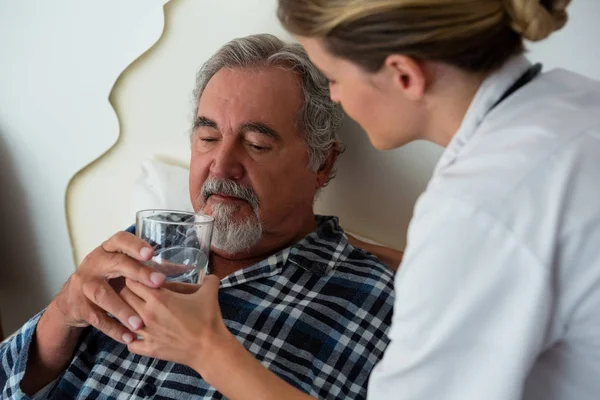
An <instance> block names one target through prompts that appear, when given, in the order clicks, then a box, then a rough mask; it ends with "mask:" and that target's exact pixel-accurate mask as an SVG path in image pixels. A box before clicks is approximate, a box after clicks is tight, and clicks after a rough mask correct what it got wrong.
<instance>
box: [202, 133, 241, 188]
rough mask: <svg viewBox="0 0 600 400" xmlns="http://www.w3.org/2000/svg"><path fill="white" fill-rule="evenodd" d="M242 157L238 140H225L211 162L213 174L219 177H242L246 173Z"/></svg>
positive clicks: (234, 178)
mask: <svg viewBox="0 0 600 400" xmlns="http://www.w3.org/2000/svg"><path fill="white" fill-rule="evenodd" d="M242 157H243V155H242V154H241V149H239V146H238V145H237V143H236V142H234V141H228V140H223V141H222V142H221V143H220V146H219V148H218V149H217V152H216V154H215V158H214V159H213V162H212V164H211V167H210V172H211V174H212V175H213V176H214V177H216V178H219V179H233V180H238V179H241V178H242V177H243V175H244V167H243V165H242Z"/></svg>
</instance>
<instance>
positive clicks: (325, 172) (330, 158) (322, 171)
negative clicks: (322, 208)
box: [316, 143, 341, 190]
mask: <svg viewBox="0 0 600 400" xmlns="http://www.w3.org/2000/svg"><path fill="white" fill-rule="evenodd" d="M340 149H341V144H340V143H336V144H334V145H333V146H331V148H330V149H329V153H328V154H327V158H326V159H325V162H324V163H323V165H321V168H319V170H318V171H317V182H316V189H317V190H319V189H321V188H323V187H324V186H325V185H326V184H327V181H328V180H329V177H330V176H331V174H332V173H333V168H334V167H335V162H336V161H337V158H338V156H339V155H340Z"/></svg>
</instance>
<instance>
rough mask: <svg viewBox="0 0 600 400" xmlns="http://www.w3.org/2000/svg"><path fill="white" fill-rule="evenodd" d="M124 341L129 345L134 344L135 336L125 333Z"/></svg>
mask: <svg viewBox="0 0 600 400" xmlns="http://www.w3.org/2000/svg"><path fill="white" fill-rule="evenodd" d="M122 338H123V341H124V342H125V343H127V344H129V343H131V342H133V335H132V334H131V333H125V334H123V337H122Z"/></svg>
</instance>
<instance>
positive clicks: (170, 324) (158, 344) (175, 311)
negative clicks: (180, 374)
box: [121, 276, 235, 374]
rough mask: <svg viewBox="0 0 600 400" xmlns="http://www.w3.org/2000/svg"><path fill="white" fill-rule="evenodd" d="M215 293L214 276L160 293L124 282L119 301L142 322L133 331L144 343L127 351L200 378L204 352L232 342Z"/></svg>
mask: <svg viewBox="0 0 600 400" xmlns="http://www.w3.org/2000/svg"><path fill="white" fill-rule="evenodd" d="M218 290H219V279H218V278H217V277H215V276H207V277H206V278H204V281H203V283H202V285H185V284H172V283H167V284H166V285H165V287H164V288H159V289H154V288H149V287H147V286H145V285H142V284H140V283H138V282H135V281H133V280H129V279H127V280H126V288H124V289H123V291H122V292H121V297H122V298H123V299H124V300H125V301H126V302H127V303H128V304H129V305H130V306H131V307H132V308H133V309H134V310H135V312H136V313H138V315H140V317H141V318H142V321H143V322H144V327H143V328H141V329H139V330H137V331H136V334H138V335H139V336H141V337H142V338H143V339H142V338H140V339H139V340H135V341H133V342H132V343H130V344H129V345H128V348H129V350H130V351H131V352H133V353H136V354H140V355H144V356H148V357H153V358H159V359H162V360H167V361H172V362H175V363H179V364H184V365H187V366H189V367H191V368H194V369H196V371H197V372H198V373H200V374H202V370H203V369H204V368H203V367H204V365H203V364H204V363H203V362H202V361H203V360H207V359H208V358H209V357H208V356H207V354H206V353H207V351H212V350H213V349H215V347H218V345H217V343H218V342H223V341H229V340H230V339H231V338H232V335H231V333H230V332H229V330H228V329H227V327H226V326H225V323H224V322H223V318H222V317H221V309H220V307H219V301H218ZM234 340H235V339H234Z"/></svg>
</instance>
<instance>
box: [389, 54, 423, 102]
mask: <svg viewBox="0 0 600 400" xmlns="http://www.w3.org/2000/svg"><path fill="white" fill-rule="evenodd" d="M383 68H384V69H385V70H386V75H388V76H391V77H392V82H391V84H392V85H394V87H396V88H398V89H399V90H401V91H402V93H403V94H404V95H405V96H406V97H407V98H409V99H411V100H421V98H422V97H423V95H424V93H425V88H426V85H427V74H426V71H425V67H424V65H423V63H422V62H419V61H417V60H416V59H414V58H412V57H408V56H403V55H400V54H391V55H389V56H388V57H387V58H386V59H385V62H384V66H383Z"/></svg>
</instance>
